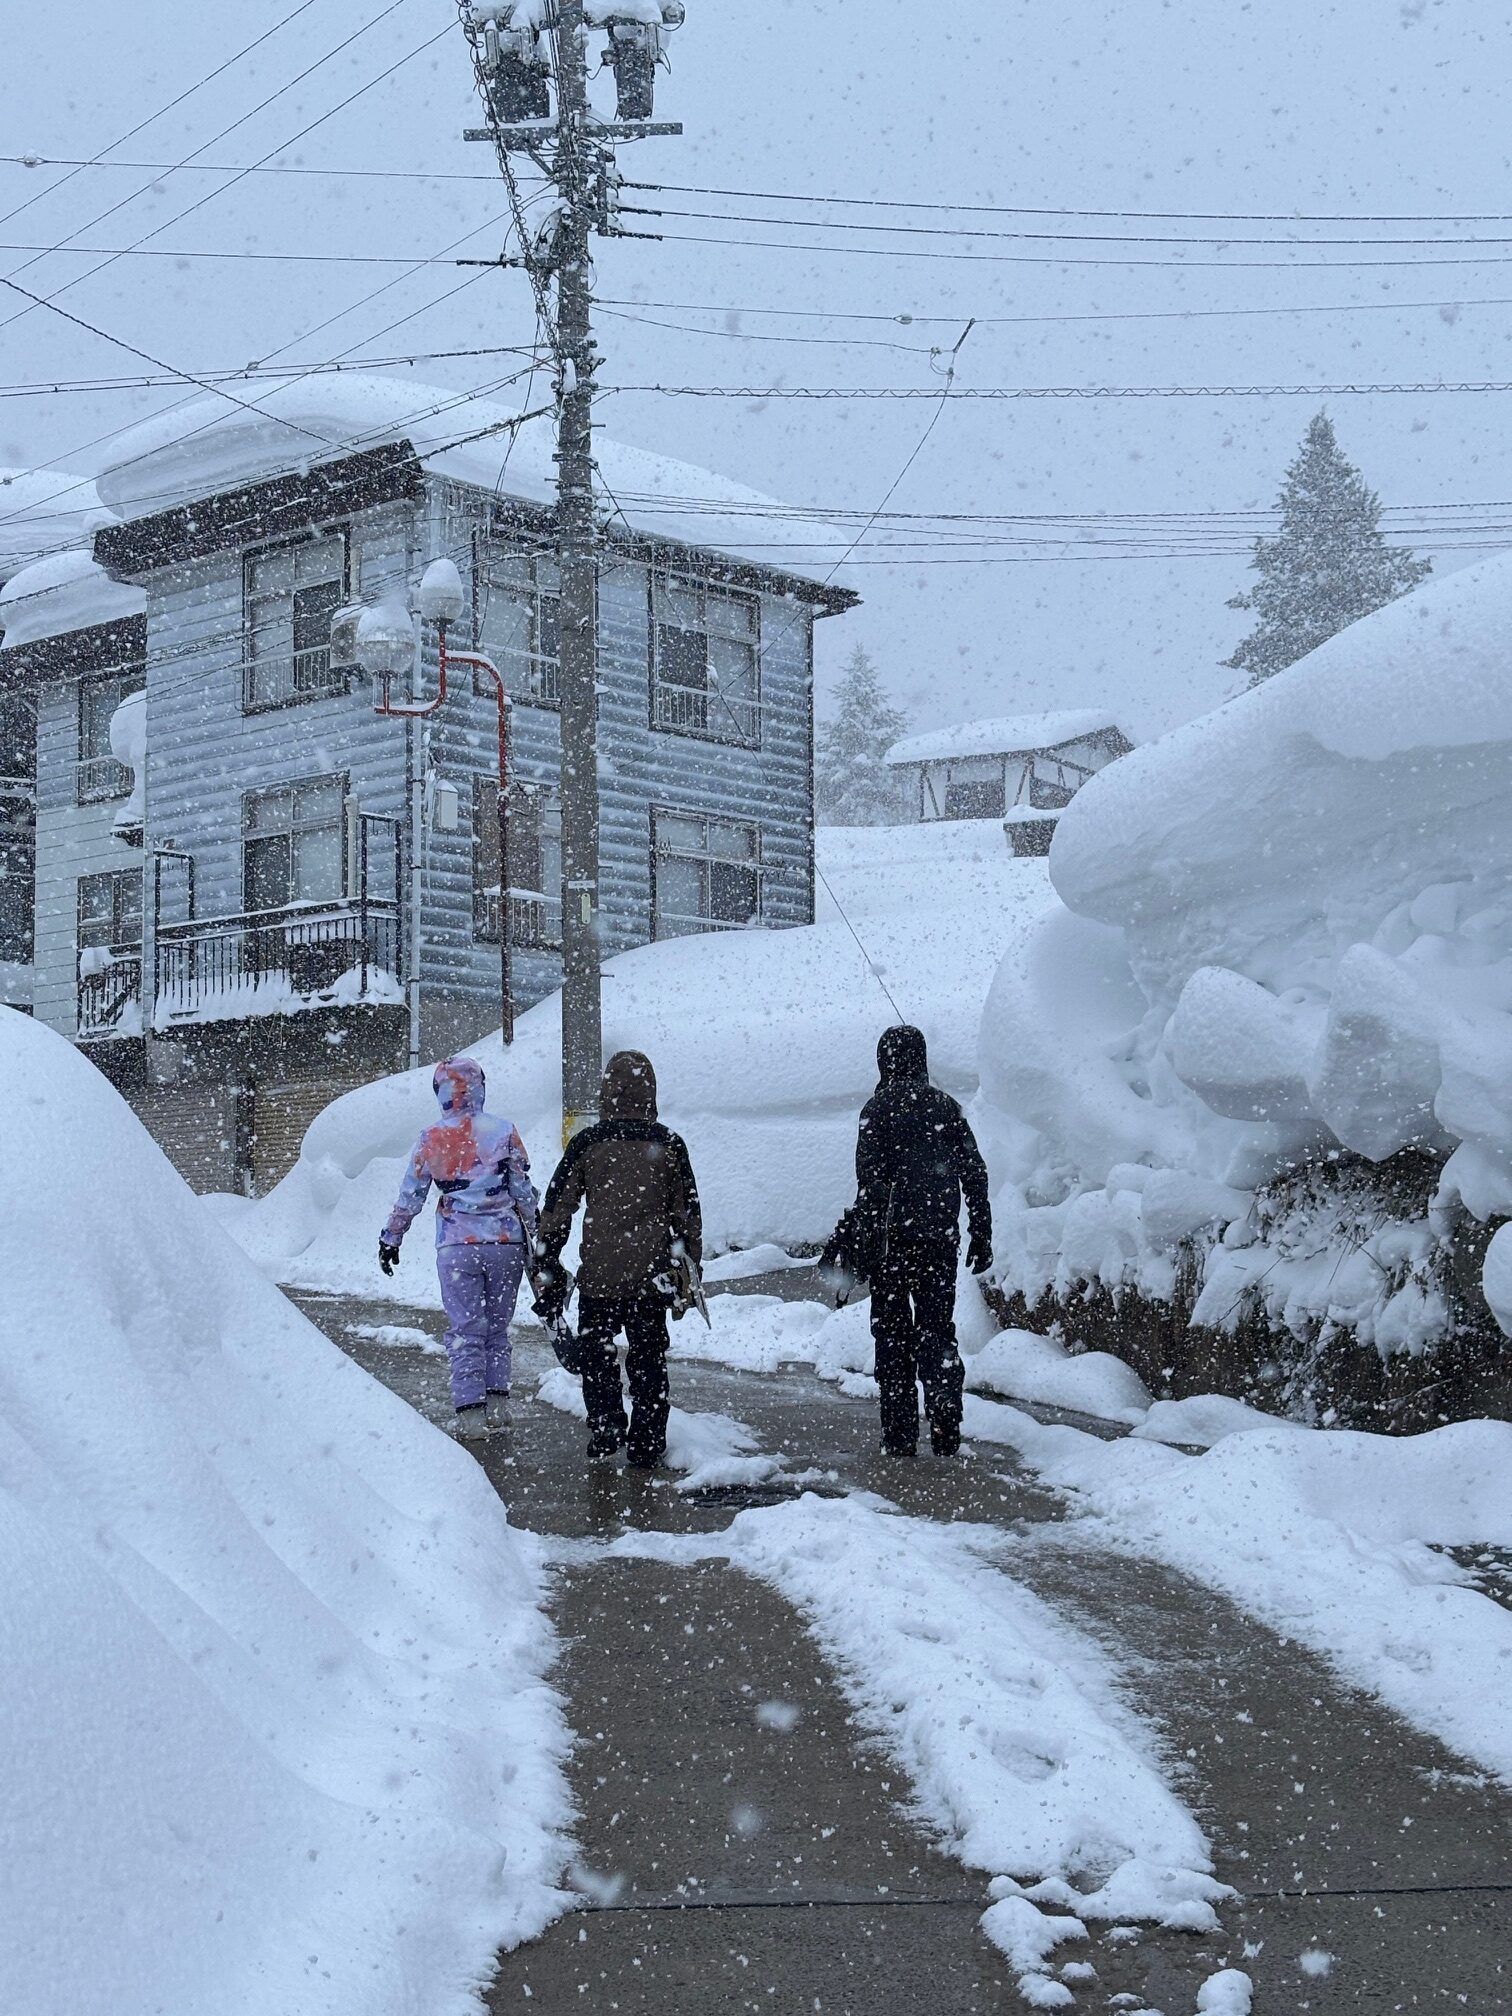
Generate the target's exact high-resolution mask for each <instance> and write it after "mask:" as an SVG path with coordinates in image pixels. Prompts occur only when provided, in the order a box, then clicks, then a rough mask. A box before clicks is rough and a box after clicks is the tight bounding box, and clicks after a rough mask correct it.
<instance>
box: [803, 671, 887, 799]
mask: <svg viewBox="0 0 1512 2016" xmlns="http://www.w3.org/2000/svg"><path fill="white" fill-rule="evenodd" d="M835 700H836V711H835V714H834V716H833V718H832V719H831V720H828V721H821V722H820V724H819V728H818V733H817V734H816V736H815V749H814V787H815V792H816V796H817V800H818V814H819V819H820V822H821V824H823V825H826V826H893V825H896V824H898V822H899V821H900V819H901V817H902V800H901V797H900V795H899V792H898V783H897V779H896V777H895V776H894V775H893V773H892V772H891V771H890V770H889V769H888V767H887V763H886V761H885V758H886V756H887V752H888V750H889V749H890V748H891V747H892V745H893V743H894V742H896V741H897V740H898V738H899V736H900V735H902V734H903V732H904V730H905V729H906V728H907V726H908V722H907V720H906V718H905V717H904V716H903V715H902V714H900V713H899V712H898V710H897V708H896V707H894V706H893V705H892V704H891V703H890V701H889V700H888V698H887V695H886V693H885V692H884V691H883V689H882V682H881V680H880V679H879V678H878V677H877V668H876V666H875V665H874V664H873V663H872V661H871V659H870V658H869V657H868V655H867V653H866V651H865V649H864V648H863V647H862V646H861V645H860V644H858V645H857V646H856V647H855V649H854V650H853V651H852V652H851V655H850V657H849V658H848V659H847V660H846V662H845V669H844V671H843V672H842V674H841V676H840V683H839V685H838V687H837V688H836V689H835Z"/></svg>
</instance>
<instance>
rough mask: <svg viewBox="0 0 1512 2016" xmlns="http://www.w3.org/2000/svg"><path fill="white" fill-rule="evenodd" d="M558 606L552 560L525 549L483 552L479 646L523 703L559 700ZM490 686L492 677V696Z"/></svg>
mask: <svg viewBox="0 0 1512 2016" xmlns="http://www.w3.org/2000/svg"><path fill="white" fill-rule="evenodd" d="M561 606H562V604H561V578H560V575H559V573H558V571H557V564H556V562H555V560H548V559H545V558H544V557H540V558H538V557H535V556H532V555H531V554H528V553H494V552H492V551H490V552H489V553H488V554H487V556H486V558H485V560H484V564H483V583H482V592H481V595H480V597H479V609H480V612H481V621H480V624H479V642H480V648H481V649H482V650H483V651H484V652H486V653H487V655H488V656H489V657H490V658H492V660H493V661H494V663H495V665H497V666H498V668H499V670H500V671H501V672H502V673H503V674H504V684H505V686H506V687H507V688H508V690H509V692H510V693H511V694H512V695H513V697H514V698H515V699H516V700H522V701H524V702H525V703H526V704H527V705H533V706H538V707H557V706H560V704H561V698H562V686H561V672H560V667H559V664H558V659H557V638H558V635H559V632H558V615H559V612H560V610H561ZM479 690H481V688H479ZM493 690H494V689H493V685H492V682H491V681H490V682H489V686H488V692H489V695H490V697H492V693H493Z"/></svg>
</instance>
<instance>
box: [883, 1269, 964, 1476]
mask: <svg viewBox="0 0 1512 2016" xmlns="http://www.w3.org/2000/svg"><path fill="white" fill-rule="evenodd" d="M955 1287H956V1247H955V1242H954V1241H953V1240H944V1239H940V1240H937V1239H930V1240H913V1241H906V1242H899V1241H893V1242H891V1243H890V1244H889V1247H888V1251H887V1257H886V1259H885V1260H884V1261H883V1262H882V1264H881V1266H880V1267H879V1268H878V1269H877V1270H876V1271H875V1272H874V1274H873V1275H872V1284H871V1326H872V1339H873V1342H874V1343H875V1344H876V1347H877V1384H878V1386H879V1387H880V1388H881V1400H882V1444H883V1447H884V1448H885V1449H888V1450H890V1451H891V1452H892V1453H893V1454H894V1455H905V1456H911V1455H912V1454H913V1453H914V1449H915V1446H916V1445H917V1443H918V1439H919V1396H918V1385H919V1384H920V1383H922V1385H923V1388H924V1411H925V1413H926V1415H927V1416H928V1419H929V1438H930V1441H931V1443H932V1445H933V1447H934V1451H935V1454H936V1455H937V1456H953V1455H954V1454H955V1452H956V1450H957V1449H959V1447H960V1446H961V1389H962V1386H963V1384H964V1383H965V1371H964V1368H963V1367H962V1364H961V1354H960V1352H959V1351H958V1350H957V1349H956V1334H955Z"/></svg>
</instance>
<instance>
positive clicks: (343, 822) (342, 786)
mask: <svg viewBox="0 0 1512 2016" xmlns="http://www.w3.org/2000/svg"><path fill="white" fill-rule="evenodd" d="M321 784H331V785H334V786H335V787H336V789H337V792H338V794H339V796H338V802H337V808H336V822H335V823H336V837H337V846H338V849H339V860H338V866H337V877H336V891H335V893H334V895H331V896H294V895H289V896H286V897H285V899H284V901H283V902H282V903H275V904H273V905H271V906H266V907H264V908H262V909H256V908H254V906H253V905H252V903H251V902H250V901H249V900H248V898H249V895H250V884H249V882H248V877H247V847H248V843H249V842H252V841H255V840H267V839H273V838H276V837H279V836H285V837H287V839H288V842H289V872H288V882H289V885H290V886H291V887H292V884H293V881H294V838H295V835H296V834H298V833H321V832H324V831H326V830H327V829H328V827H329V824H330V822H329V820H321V821H319V822H318V823H316V822H311V823H310V824H308V825H300V824H298V823H297V822H296V821H295V819H294V817H293V809H294V805H295V803H296V802H297V801H296V799H295V794H296V793H297V792H299V791H305V790H309V789H310V788H311V787H312V786H314V785H321ZM280 792H287V793H288V794H289V799H290V822H289V824H288V825H287V826H286V827H284V826H280V827H275V828H271V829H267V830H265V831H263V832H260V833H259V832H254V831H252V830H251V827H250V823H249V815H250V811H251V806H252V803H253V801H254V800H257V799H266V798H272V797H275V796H277V795H278V794H279V793H280ZM347 802H348V777H347V773H346V771H344V770H327V771H321V772H318V773H317V774H316V775H315V776H313V777H290V778H288V779H286V780H284V781H282V782H280V783H277V784H258V785H253V786H251V787H249V788H248V789H247V790H245V791H243V792H242V794H241V836H240V845H241V901H242V915H243V916H246V917H277V916H283V915H285V914H286V913H287V912H289V911H290V910H294V909H312V910H318V909H322V908H323V909H333V908H335V907H336V906H337V905H339V904H343V903H345V902H346V901H347V891H348V887H349V882H350V862H349V861H348V858H347V810H346V808H347Z"/></svg>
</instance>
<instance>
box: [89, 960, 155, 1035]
mask: <svg viewBox="0 0 1512 2016" xmlns="http://www.w3.org/2000/svg"><path fill="white" fill-rule="evenodd" d="M85 956H86V957H88V956H89V955H87V954H86V955H85ZM95 956H96V961H97V963H96V964H95V966H94V968H93V970H92V971H90V972H87V973H81V974H80V975H79V1025H78V1026H79V1037H80V1040H81V1041H83V1042H90V1041H94V1040H97V1039H99V1038H101V1037H111V1036H140V1035H141V1033H142V954H141V951H140V950H139V949H138V948H137V947H134V946H133V947H129V948H127V949H124V950H121V951H117V950H116V949H115V947H113V946H112V947H110V948H109V949H108V950H105V949H103V948H102V950H101V952H100V953H98V954H96V955H95Z"/></svg>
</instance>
